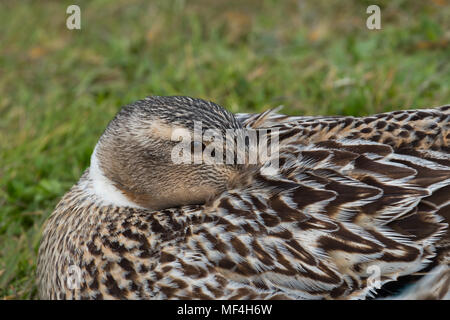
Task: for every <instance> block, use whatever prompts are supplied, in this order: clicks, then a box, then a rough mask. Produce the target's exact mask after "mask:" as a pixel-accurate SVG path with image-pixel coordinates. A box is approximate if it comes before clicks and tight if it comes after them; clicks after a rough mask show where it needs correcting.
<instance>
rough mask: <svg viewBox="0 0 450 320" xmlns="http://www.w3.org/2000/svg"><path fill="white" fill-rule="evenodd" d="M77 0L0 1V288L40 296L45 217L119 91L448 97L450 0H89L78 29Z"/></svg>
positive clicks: (245, 99)
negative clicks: (378, 22)
mask: <svg viewBox="0 0 450 320" xmlns="http://www.w3.org/2000/svg"><path fill="white" fill-rule="evenodd" d="M72 3H73V1H58V2H57V1H21V2H18V1H17V2H16V1H8V0H5V1H2V3H1V4H0V26H1V32H0V44H1V45H0V115H1V116H0V161H1V162H0V298H5V299H24V298H26V299H34V298H37V293H36V286H35V281H34V271H35V261H36V254H37V249H38V247H39V240H40V232H41V230H42V224H43V223H44V221H45V219H46V218H47V217H48V215H49V214H50V213H51V212H52V209H53V208H54V206H55V205H56V203H57V202H58V200H59V199H60V197H61V196H62V195H63V194H64V193H65V192H66V191H67V190H68V189H69V188H70V186H71V185H73V184H74V183H75V182H76V181H77V180H78V178H79V177H80V174H81V173H82V171H83V170H84V169H85V168H86V167H87V166H88V165H89V158H90V154H91V152H92V150H93V148H94V146H95V143H96V140H97V139H98V137H99V135H100V134H101V133H102V130H103V129H104V128H105V126H106V124H107V123H108V121H109V120H110V119H111V118H112V117H113V116H114V114H115V113H116V112H117V111H118V110H119V108H120V106H121V105H124V104H127V103H129V102H132V101H134V100H137V99H140V98H143V97H145V96H147V95H189V96H195V97H200V98H204V99H210V100H213V101H215V102H217V103H219V104H221V105H223V106H225V107H226V108H228V109H229V110H231V111H233V112H258V111H261V110H265V109H266V108H270V107H275V106H278V105H280V104H283V105H285V109H284V112H286V113H289V114H299V115H312V114H344V115H365V114H369V113H375V112H383V111H388V110H392V109H399V108H418V107H428V106H438V105H442V104H446V103H449V102H450V88H449V86H450V65H449V64H450V62H449V61H450V57H449V52H450V20H449V19H448V17H449V16H450V5H449V2H448V1H445V0H439V1H438V0H434V1H403V0H393V1H387V0H386V1H371V0H370V1H345V2H344V1H337V0H336V1H325V0H315V1H311V2H308V3H306V1H284V2H277V1H272V0H265V1H256V0H252V1H245V2H243V3H242V1H234V0H233V1H226V0H220V1H214V2H210V1H207V0H201V1H200V0H199V1H189V2H187V1H180V0H178V1H166V0H158V1H143V0H142V1H141V0H133V1H130V0H120V1H115V2H110V1H106V0H95V1H81V0H80V1H76V3H77V4H78V5H79V6H80V7H81V19H82V20H81V23H82V29H81V30H74V31H71V30H68V29H66V27H65V19H66V17H67V15H66V13H65V11H66V8H67V6H68V5H69V4H72ZM374 3H376V4H378V5H379V6H380V7H381V18H382V29H381V30H374V31H371V30H368V29H367V28H366V26H365V20H366V18H367V17H368V14H366V8H367V6H368V5H370V4H374Z"/></svg>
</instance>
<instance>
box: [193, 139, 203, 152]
mask: <svg viewBox="0 0 450 320" xmlns="http://www.w3.org/2000/svg"><path fill="white" fill-rule="evenodd" d="M205 148H206V145H205V144H204V143H201V142H199V141H192V142H191V153H192V154H193V153H195V152H198V151H200V150H201V151H202V152H203V151H205Z"/></svg>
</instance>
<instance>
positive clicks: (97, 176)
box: [89, 143, 144, 209]
mask: <svg viewBox="0 0 450 320" xmlns="http://www.w3.org/2000/svg"><path fill="white" fill-rule="evenodd" d="M97 147H98V143H97V145H96V146H95V149H94V152H93V153H92V156H91V166H90V168H89V177H90V178H91V180H92V193H94V195H95V196H96V197H98V198H99V200H100V201H101V202H102V203H103V204H107V205H113V206H117V207H131V208H140V209H144V208H143V207H141V206H139V205H137V204H136V203H134V202H133V201H131V200H130V199H128V198H127V197H126V196H125V195H124V194H123V193H122V192H121V191H120V190H119V189H117V188H116V187H115V186H114V184H113V183H112V181H111V180H109V179H108V178H107V177H106V176H105V174H104V173H103V171H102V169H101V168H100V164H99V161H98V158H97Z"/></svg>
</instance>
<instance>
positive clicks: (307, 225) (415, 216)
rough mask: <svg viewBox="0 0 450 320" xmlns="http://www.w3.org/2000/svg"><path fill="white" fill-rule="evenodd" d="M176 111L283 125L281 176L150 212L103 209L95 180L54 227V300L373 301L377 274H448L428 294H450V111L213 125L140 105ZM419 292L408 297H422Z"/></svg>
mask: <svg viewBox="0 0 450 320" xmlns="http://www.w3.org/2000/svg"><path fill="white" fill-rule="evenodd" d="M205 103H206V105H205ZM176 104H181V105H186V106H189V108H191V109H193V110H198V109H196V108H198V107H197V105H202V107H201V108H200V109H202V111H201V112H199V113H196V112H193V113H192V114H190V115H189V117H191V118H192V117H199V118H200V119H198V120H202V119H203V117H206V118H208V119H213V120H212V125H213V124H214V121H215V122H220V123H221V124H222V125H225V123H226V122H227V121H233V122H234V121H235V123H233V124H232V125H231V126H230V127H242V128H256V129H264V128H266V129H271V128H272V129H273V128H277V129H278V130H279V141H280V150H279V151H280V152H279V164H280V168H279V170H278V172H277V174H276V175H267V174H266V171H265V170H264V168H265V166H266V165H267V164H265V163H261V164H259V165H258V166H251V167H245V168H243V169H242V168H239V169H236V170H237V171H236V172H238V173H237V176H236V174H233V183H232V184H226V187H224V189H221V188H218V189H217V190H218V191H217V192H216V193H215V194H214V196H213V197H211V196H209V197H208V199H207V201H205V203H204V204H188V205H177V206H174V207H169V208H164V209H159V210H152V209H149V208H141V207H127V206H122V207H121V206H114V205H110V204H104V203H103V202H102V199H99V198H98V196H97V195H95V194H93V193H90V192H88V191H87V190H91V189H92V184H93V179H92V177H91V175H90V170H89V169H87V170H86V172H85V173H84V174H83V176H82V177H81V179H80V181H79V182H78V183H77V184H76V185H75V186H74V187H73V188H72V189H71V190H70V191H69V192H68V193H67V194H66V195H65V196H64V197H63V199H62V200H61V202H60V203H59V204H58V206H57V207H56V209H55V211H54V213H53V214H52V215H51V217H50V218H49V220H48V222H47V224H46V227H45V230H44V235H43V239H42V243H41V247H40V250H39V261H38V269H37V278H38V282H39V292H40V295H41V297H42V298H44V299H352V298H366V297H368V296H369V295H371V294H373V293H375V292H376V291H375V290H374V288H373V287H372V286H371V285H370V283H369V278H370V273H368V268H369V267H370V266H376V267H377V268H379V270H380V281H381V283H382V284H384V283H387V282H390V281H396V280H397V279H398V278H399V277H402V276H405V275H414V274H417V273H418V272H419V271H421V270H422V269H425V268H428V270H438V271H439V275H440V277H437V276H435V277H434V278H431V280H428V281H432V280H433V279H437V280H436V281H435V282H434V283H437V284H438V285H437V288H436V289H430V290H431V291H433V290H434V291H433V292H428V293H426V294H430V295H431V296H433V294H435V297H437V298H444V297H446V296H447V297H448V292H449V290H450V288H449V286H450V284H449V281H448V264H449V247H450V245H449V242H450V241H449V239H450V237H449V232H448V225H447V222H448V221H449V220H450V154H449V139H450V125H449V119H450V106H444V107H440V108H433V109H424V110H409V111H396V112H390V113H384V114H379V115H375V116H370V117H363V118H354V117H287V116H282V115H278V114H276V113H274V112H270V111H269V112H265V113H263V114H258V115H249V114H238V115H236V116H235V117H234V118H233V119H234V120H230V119H229V118H228V117H229V113H225V115H224V116H220V117H219V116H217V118H214V114H215V113H217V112H219V111H217V110H219V109H217V110H216V109H215V108H216V107H215V106H216V105H214V108H212V109H214V110H212V111H211V114H206V115H204V114H205V113H207V112H209V111H207V110H209V109H208V103H207V102H204V101H202V100H197V99H191V98H182V97H166V98H164V97H156V98H153V97H151V98H148V99H146V100H142V101H140V102H139V105H140V107H139V108H141V109H140V110H141V111H142V110H146V108H148V109H152V108H155V107H154V106H155V105H157V106H159V107H158V108H164V107H165V106H171V105H176ZM133 110H134V109H133V107H130V106H128V107H127V112H128V113H130V112H131V113H133V112H134V111H133ZM177 110H180V109H177ZM205 110H206V111H205ZM136 112H137V111H136ZM180 112H183V111H180ZM220 112H221V111H220ZM173 117H174V118H173V119H172V118H170V117H169V118H168V119H166V120H168V122H170V123H172V122H173V121H175V118H177V117H179V115H178V116H177V115H176V114H173ZM189 117H187V118H189ZM118 119H121V118H120V117H118ZM172 120H173V121H172ZM177 123H179V124H181V125H184V123H187V119H184V120H180V121H179V122H177ZM110 126H111V125H110ZM185 127H188V128H189V125H188V124H186V125H185ZM117 132H118V131H115V134H117ZM105 134H108V130H107V132H106V133H105ZM268 134H272V133H268ZM110 138H111V139H113V135H111V137H110ZM117 138H120V137H117ZM102 139H103V140H105V139H106V138H102ZM188 169H189V168H185V170H188ZM170 170H171V169H170ZM170 170H169V169H168V171H167V172H168V176H169V177H170ZM193 170H194V169H193ZM195 170H197V169H195ZM198 170H206V169H202V168H200V169H198ZM230 170H231V169H230ZM220 172H223V170H222V171H220ZM177 174H178V175H179V173H177ZM181 179H182V177H181ZM205 179H206V178H205ZM207 179H211V177H210V176H208V178H207ZM170 181H171V180H170V178H168V180H167V181H166V184H167V185H169V187H170ZM197 183H198V184H201V183H202V181H197ZM70 266H76V267H78V268H79V270H81V283H80V287H79V288H77V289H70V288H68V287H67V285H66V282H67V281H66V280H67V276H68V272H69V267H70ZM430 272H431V271H430ZM418 278H419V277H418ZM419 284H421V285H422V286H418V288H419V289H420V288H422V291H420V290H418V291H417V292H416V295H415V296H414V294H412V296H411V295H410V296H408V298H423V297H424V295H423V294H424V292H423V290H426V289H423V288H424V286H423V282H422V283H420V282H419ZM425 287H427V288H432V287H433V285H428V286H425ZM436 292H437V293H436Z"/></svg>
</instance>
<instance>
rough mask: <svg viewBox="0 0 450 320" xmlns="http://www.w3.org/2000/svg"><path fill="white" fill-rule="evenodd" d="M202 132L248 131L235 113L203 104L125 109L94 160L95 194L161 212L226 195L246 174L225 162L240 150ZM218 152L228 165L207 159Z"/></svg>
mask: <svg viewBox="0 0 450 320" xmlns="http://www.w3.org/2000/svg"><path fill="white" fill-rule="evenodd" d="M199 126H200V135H202V134H205V132H207V131H208V130H214V132H220V133H225V132H229V133H231V134H233V132H234V133H235V134H236V133H237V132H240V131H241V130H242V129H243V128H242V125H241V124H240V123H239V122H238V121H237V120H236V119H235V117H234V115H233V114H232V113H230V112H228V111H226V110H225V109H223V108H222V107H220V106H218V105H217V104H214V103H212V102H207V101H203V100H200V99H192V98H188V97H149V98H146V99H144V100H140V101H137V102H135V103H132V104H130V105H128V106H125V107H123V108H122V109H121V111H120V112H119V113H118V114H117V115H116V116H115V118H114V119H113V120H112V121H111V122H110V123H109V125H108V126H107V128H106V130H105V131H104V133H103V135H102V136H101V137H100V139H99V141H98V143H97V145H96V147H95V150H94V152H93V154H92V158H91V167H90V172H89V174H90V177H91V179H92V180H93V182H94V188H95V189H96V193H97V194H102V195H103V197H106V198H109V199H110V200H111V201H110V202H112V203H115V204H119V205H130V206H136V207H142V208H147V209H150V210H160V209H164V208H171V207H177V206H182V205H189V204H204V203H206V202H207V201H208V200H209V199H211V198H213V197H214V195H217V194H218V193H220V192H223V191H224V190H226V188H227V187H228V186H229V185H230V183H232V181H233V180H234V179H235V177H236V176H237V175H239V173H240V172H242V170H243V166H242V165H239V164H237V162H236V161H231V163H228V161H225V155H226V154H227V152H228V153H230V152H231V157H232V158H233V159H236V152H237V151H236V150H235V149H236V148H235V146H236V145H234V147H233V150H231V151H230V150H227V149H226V148H227V145H226V143H225V141H224V140H225V139H223V140H220V139H215V138H213V139H204V136H202V137H199V136H198V134H199V132H198V130H199ZM227 137H229V136H228V135H227ZM222 147H223V148H222ZM218 150H219V151H220V150H223V153H222V154H219V157H220V158H222V159H224V161H214V160H216V158H211V157H209V158H208V159H205V157H204V156H205V154H208V155H210V156H216V154H215V153H216V152H217V151H218ZM189 151H190V152H189ZM211 151H212V152H211ZM222 156H223V157H222ZM211 159H212V161H211ZM227 163H228V164H227Z"/></svg>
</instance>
